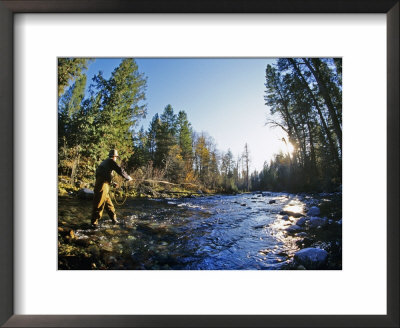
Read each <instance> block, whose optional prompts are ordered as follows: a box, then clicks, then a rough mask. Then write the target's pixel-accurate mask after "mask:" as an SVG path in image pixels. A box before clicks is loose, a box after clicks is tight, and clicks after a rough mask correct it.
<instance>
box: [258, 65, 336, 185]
mask: <svg viewBox="0 0 400 328" xmlns="http://www.w3.org/2000/svg"><path fill="white" fill-rule="evenodd" d="M265 87H266V91H265V97H264V99H265V103H266V105H268V107H269V113H270V115H271V116H270V117H271V118H270V119H269V120H268V121H267V124H268V125H270V126H274V127H277V128H280V129H283V130H284V131H285V132H286V134H287V136H288V140H287V141H288V142H290V143H291V144H292V145H293V146H294V152H293V153H292V154H290V153H289V152H281V153H279V154H277V155H276V156H275V158H274V159H273V160H271V161H270V163H265V164H264V167H263V169H262V170H261V172H257V171H255V172H253V173H252V175H251V184H252V186H253V188H254V189H266V190H289V191H310V190H335V189H336V188H338V187H339V186H340V185H341V182H342V60H341V58H281V59H278V61H277V63H276V64H275V65H268V66H267V68H266V83H265ZM284 142H286V139H284Z"/></svg>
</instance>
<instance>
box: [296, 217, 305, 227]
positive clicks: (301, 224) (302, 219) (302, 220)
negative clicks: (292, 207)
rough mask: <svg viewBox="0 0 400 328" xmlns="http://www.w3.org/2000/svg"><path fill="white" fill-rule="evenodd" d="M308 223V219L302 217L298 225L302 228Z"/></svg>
mask: <svg viewBox="0 0 400 328" xmlns="http://www.w3.org/2000/svg"><path fill="white" fill-rule="evenodd" d="M306 222H307V219H306V218H305V217H302V218H300V219H298V220H297V222H296V225H298V226H300V227H302V226H303V225H304V224H305V223H306Z"/></svg>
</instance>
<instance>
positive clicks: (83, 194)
mask: <svg viewBox="0 0 400 328" xmlns="http://www.w3.org/2000/svg"><path fill="white" fill-rule="evenodd" d="M93 197H94V191H93V190H90V189H87V188H83V189H80V190H79V191H78V198H80V199H93Z"/></svg>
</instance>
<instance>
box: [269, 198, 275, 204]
mask: <svg viewBox="0 0 400 328" xmlns="http://www.w3.org/2000/svg"><path fill="white" fill-rule="evenodd" d="M275 203H276V200H275V199H272V200H270V201H269V202H268V204H275Z"/></svg>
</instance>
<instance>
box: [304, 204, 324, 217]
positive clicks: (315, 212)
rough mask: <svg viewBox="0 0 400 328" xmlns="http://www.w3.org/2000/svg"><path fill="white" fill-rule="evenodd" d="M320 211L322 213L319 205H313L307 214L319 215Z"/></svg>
mask: <svg viewBox="0 0 400 328" xmlns="http://www.w3.org/2000/svg"><path fill="white" fill-rule="evenodd" d="M320 213H321V211H320V210H319V208H318V207H317V206H313V207H311V208H310V209H309V210H308V212H307V215H308V216H318V215H319V214H320Z"/></svg>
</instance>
